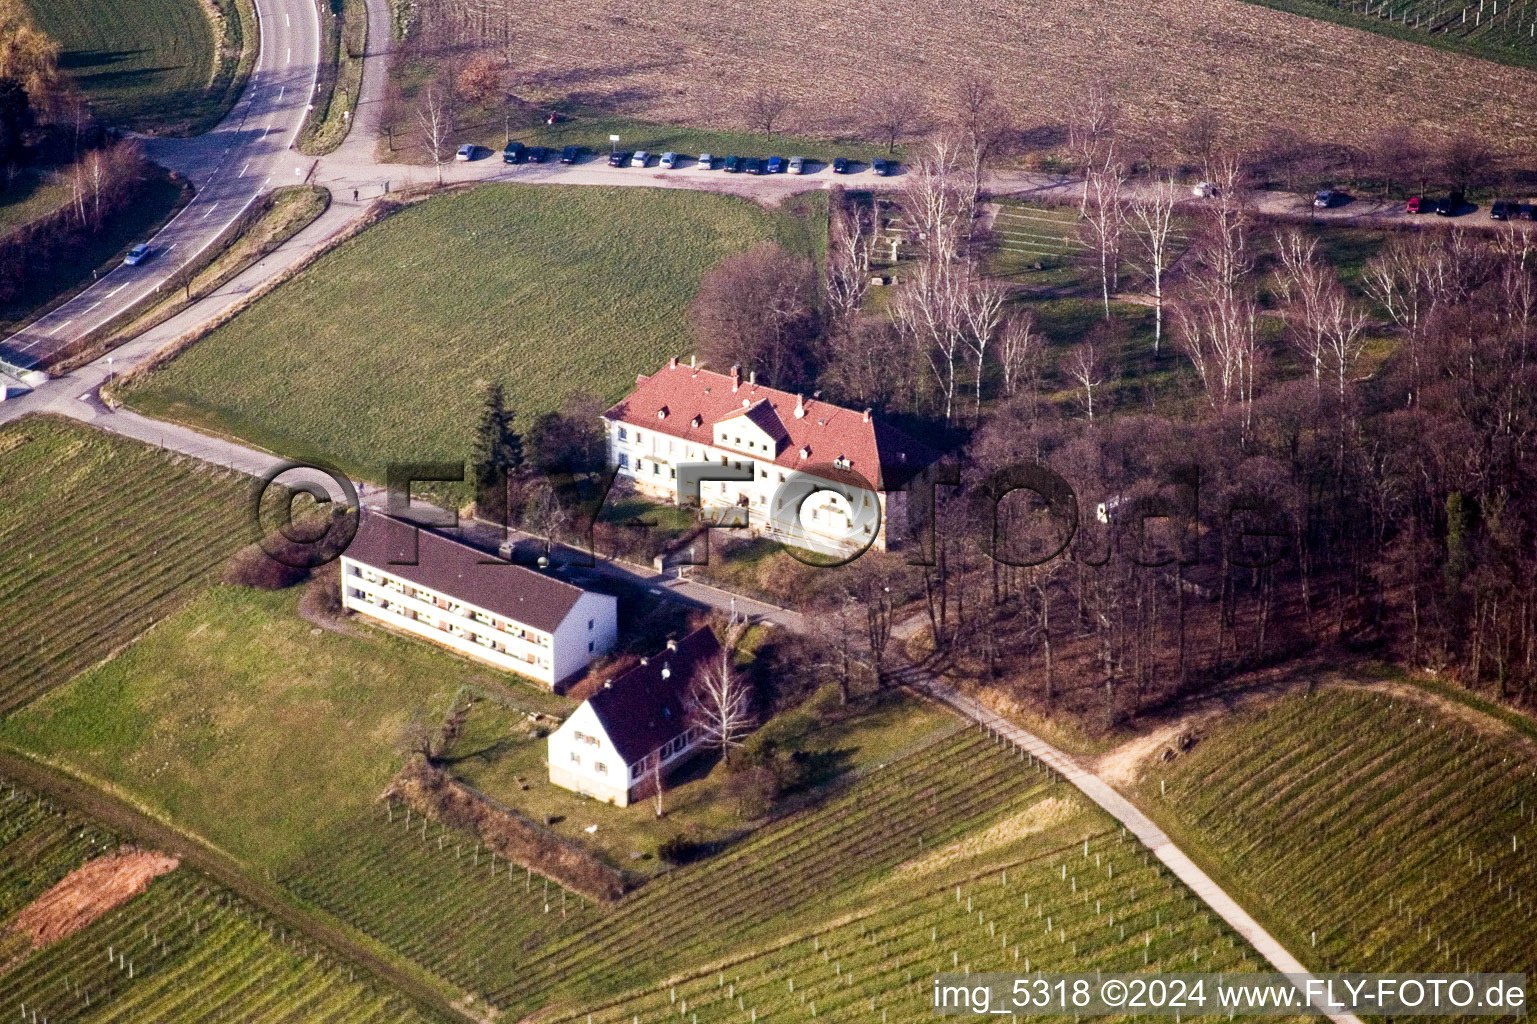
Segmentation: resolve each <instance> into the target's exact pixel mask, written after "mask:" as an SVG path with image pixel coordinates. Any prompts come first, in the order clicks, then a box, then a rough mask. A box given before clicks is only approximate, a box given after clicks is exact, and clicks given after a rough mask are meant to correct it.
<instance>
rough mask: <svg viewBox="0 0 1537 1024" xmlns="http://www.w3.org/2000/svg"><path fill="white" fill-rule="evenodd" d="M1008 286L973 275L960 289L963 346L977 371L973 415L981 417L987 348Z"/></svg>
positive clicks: (995, 333) (995, 331)
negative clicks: (963, 333)
mask: <svg viewBox="0 0 1537 1024" xmlns="http://www.w3.org/2000/svg"><path fill="white" fill-rule="evenodd" d="M1008 294H1009V293H1008V289H1007V288H1005V287H1004V285H1003V284H1001V283H999V282H997V281H991V280H988V279H986V278H983V277H980V276H973V277H972V278H971V279H970V280H968V281H967V282H966V287H965V289H964V290H963V291H962V292H961V309H960V313H961V319H962V321H963V326H964V327H965V335H964V336H965V339H966V347H967V348H969V349H970V350H971V355H972V358H973V360H974V367H975V370H976V402H975V404H974V405H973V407H972V415H973V416H974V417H976V418H977V419H978V420H980V419H981V416H982V373H983V371H984V370H985V369H986V362H987V349H988V346H990V345H991V344H992V343H993V341H994V339H996V338H997V337H998V333H999V328H1000V327H1001V326H1002V324H1003V317H1004V302H1005V301H1006V300H1007V299H1008Z"/></svg>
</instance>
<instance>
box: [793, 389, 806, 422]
mask: <svg viewBox="0 0 1537 1024" xmlns="http://www.w3.org/2000/svg"><path fill="white" fill-rule="evenodd" d="M805 417H806V396H805V395H799V394H798V395H796V396H795V418H796V419H798V420H799V419H805Z"/></svg>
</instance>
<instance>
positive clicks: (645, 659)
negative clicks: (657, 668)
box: [640, 658, 650, 665]
mask: <svg viewBox="0 0 1537 1024" xmlns="http://www.w3.org/2000/svg"><path fill="white" fill-rule="evenodd" d="M649 660H650V659H649V658H642V659H640V663H641V664H642V665H644V664H646V663H647V662H648V661H649Z"/></svg>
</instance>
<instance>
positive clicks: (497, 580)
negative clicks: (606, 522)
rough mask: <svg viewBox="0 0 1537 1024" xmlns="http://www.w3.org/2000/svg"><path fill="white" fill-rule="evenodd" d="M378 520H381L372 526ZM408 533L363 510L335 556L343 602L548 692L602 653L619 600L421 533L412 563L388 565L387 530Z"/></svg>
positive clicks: (610, 642)
mask: <svg viewBox="0 0 1537 1024" xmlns="http://www.w3.org/2000/svg"><path fill="white" fill-rule="evenodd" d="M381 521H382V522H381ZM404 529H410V527H409V525H408V524H401V523H399V522H398V521H396V520H387V519H386V517H383V516H378V515H373V514H365V518H364V522H363V523H362V524H361V525H360V528H359V532H358V537H357V538H355V539H354V541H353V544H352V545H351V546H350V547H349V548H348V550H347V552H346V553H345V554H343V555H342V558H341V587H342V604H343V606H344V607H346V608H347V609H348V610H350V611H353V612H356V613H358V614H360V615H364V616H367V617H368V618H371V619H374V620H376V621H378V622H381V623H383V624H385V625H388V626H391V627H393V628H395V629H398V630H401V631H403V632H406V633H410V634H412V635H415V636H418V637H421V638H422V639H425V640H430V641H432V642H433V643H437V644H441V645H443V646H445V647H448V648H451V649H453V650H455V651H458V652H459V653H461V654H465V655H468V656H469V657H472V658H476V659H478V660H480V661H483V662H486V663H487V664H490V665H494V666H496V667H497V668H500V669H504V670H506V671H508V672H515V673H517V674H519V675H522V676H526V677H527V678H529V679H533V680H536V681H537V682H540V683H542V684H544V685H545V686H548V687H550V688H551V689H557V688H559V686H560V685H561V684H562V683H564V682H565V681H567V680H569V679H571V678H572V677H574V676H577V675H579V674H581V673H582V672H583V671H585V670H586V668H587V665H588V664H589V663H590V662H591V661H592V660H593V659H594V658H596V657H598V656H600V655H603V654H606V653H608V651H610V650H611V649H612V648H613V646H614V642H615V640H616V639H617V636H618V607H617V606H618V602H617V601H616V599H615V598H613V597H611V596H609V595H607V594H596V593H592V592H590V591H585V590H582V589H581V588H580V587H576V586H572V585H571V584H568V583H565V582H563V581H560V580H554V579H551V578H549V577H547V576H545V575H543V574H542V573H538V572H535V571H533V570H531V569H526V568H523V567H522V566H512V565H495V564H487V562H486V559H487V557H488V556H486V555H485V554H483V553H482V552H480V551H478V550H477V549H475V548H471V547H469V546H468V545H464V544H461V543H459V542H457V541H454V540H451V539H449V538H445V537H442V536H440V535H438V534H433V533H429V532H427V531H422V532H420V533H419V534H418V537H417V541H416V544H417V547H418V550H417V553H416V559H415V564H397V563H396V559H397V557H398V552H397V553H388V552H389V551H390V549H391V546H392V545H391V538H390V537H389V534H391V533H393V534H396V537H395V538H394V539H397V540H402V539H404V535H403V534H402V530H404Z"/></svg>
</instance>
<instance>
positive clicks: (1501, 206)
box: [1489, 199, 1518, 220]
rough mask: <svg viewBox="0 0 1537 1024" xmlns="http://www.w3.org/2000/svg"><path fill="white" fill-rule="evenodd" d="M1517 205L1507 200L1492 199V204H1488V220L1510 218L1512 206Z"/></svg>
mask: <svg viewBox="0 0 1537 1024" xmlns="http://www.w3.org/2000/svg"><path fill="white" fill-rule="evenodd" d="M1517 205H1518V204H1516V203H1512V202H1508V201H1506V200H1504V199H1496V200H1495V201H1494V203H1493V204H1492V205H1490V207H1489V219H1490V220H1509V219H1510V213H1511V209H1512V208H1513V207H1516V206H1517Z"/></svg>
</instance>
